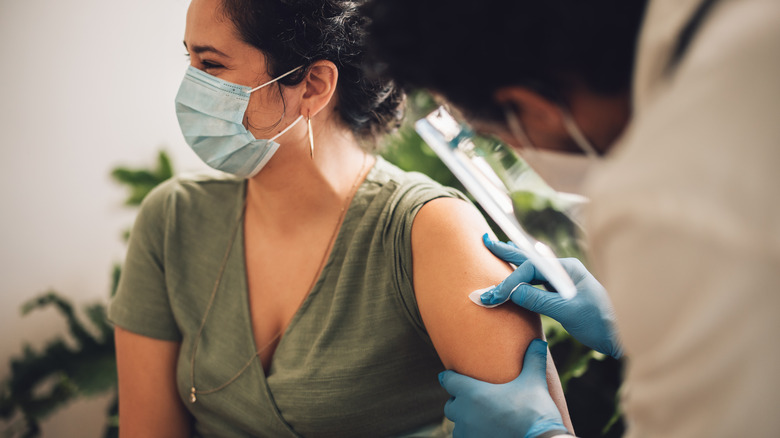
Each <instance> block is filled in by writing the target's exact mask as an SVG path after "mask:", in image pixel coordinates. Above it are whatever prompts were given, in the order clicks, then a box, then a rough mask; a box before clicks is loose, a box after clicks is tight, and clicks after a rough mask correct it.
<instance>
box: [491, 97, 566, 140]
mask: <svg viewBox="0 0 780 438" xmlns="http://www.w3.org/2000/svg"><path fill="white" fill-rule="evenodd" d="M493 97H494V98H495V100H496V102H497V103H498V104H499V105H501V106H502V107H508V108H513V109H514V110H515V111H516V115H517V116H518V117H519V118H520V122H521V123H522V125H523V126H525V127H529V128H531V127H532V129H533V130H534V131H535V132H537V133H549V134H552V133H558V132H561V130H563V129H565V128H564V125H563V113H562V112H561V109H560V107H559V106H558V104H556V103H555V102H553V101H551V100H549V99H547V98H546V97H544V96H542V95H541V94H539V93H537V92H535V91H533V90H531V89H530V88H526V87H518V86H507V87H502V88H499V89H498V90H496V92H495V94H494V95H493Z"/></svg>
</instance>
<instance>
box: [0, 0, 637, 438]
mask: <svg viewBox="0 0 780 438" xmlns="http://www.w3.org/2000/svg"><path fill="white" fill-rule="evenodd" d="M188 4H189V0H154V1H153V0H136V1H134V2H101V1H98V0H70V1H68V2H55V1H52V0H48V1H44V0H26V1H24V2H21V1H17V2H12V1H10V0H0V55H1V57H0V59H2V60H3V61H4V65H3V67H2V69H0V87H2V89H0V91H1V93H0V96H2V98H0V133H2V137H0V145H1V149H0V150H2V152H3V153H4V154H5V156H3V157H1V158H2V159H0V166H2V171H1V172H0V178H2V179H1V180H0V193H1V195H0V200H2V206H0V243H1V244H0V333H2V336H0V437H22V436H25V437H26V436H29V437H33V436H42V437H45V438H48V437H87V438H89V437H101V436H105V437H110V436H115V435H116V429H115V428H114V427H113V424H115V422H116V417H115V415H114V414H115V407H116V406H115V395H116V394H115V378H116V377H115V374H114V373H115V368H114V367H115V364H114V363H113V337H112V333H111V327H110V326H108V325H107V324H106V322H105V315H104V312H105V306H106V305H107V303H108V301H109V297H110V295H111V290H112V287H113V284H114V282H115V281H116V276H117V275H118V274H119V271H118V266H119V265H120V264H121V262H122V259H123V257H124V253H125V249H126V245H125V237H126V236H125V233H126V231H127V230H128V229H129V227H130V226H131V225H132V222H133V219H134V216H135V213H136V211H137V210H136V208H134V207H133V205H134V204H137V203H138V202H139V201H140V199H141V198H142V197H143V196H144V195H145V194H146V193H147V192H148V190H150V189H151V188H152V187H154V185H156V184H157V183H159V182H160V181H161V180H162V179H165V178H167V177H168V176H170V174H171V172H175V173H179V172H185V171H194V170H202V169H207V167H206V166H205V165H204V164H202V163H201V161H200V160H199V159H198V158H197V156H196V155H195V154H194V153H193V152H192V151H191V150H190V148H189V147H188V146H187V145H186V143H184V140H183V139H182V136H181V133H180V131H179V128H178V123H177V121H176V115H175V112H174V103H173V102H174V97H175V95H176V92H177V90H178V86H179V83H180V81H181V78H182V76H183V74H184V71H185V68H186V66H187V59H186V58H185V56H184V53H185V51H184V47H183V45H182V37H183V34H184V22H185V13H186V10H187V7H188ZM435 106H436V105H435V104H434V103H433V101H432V100H431V99H430V97H429V96H428V95H426V94H424V93H416V94H414V95H412V96H410V99H409V108H408V110H407V116H408V117H407V122H406V123H405V125H404V126H403V127H402V128H401V129H400V130H399V132H398V133H397V134H395V135H393V136H392V137H390V138H387V139H385V143H386V147H385V149H384V151H383V155H384V156H385V157H386V158H387V159H388V160H390V161H391V162H393V163H396V164H397V165H399V166H400V167H402V168H404V169H406V170H418V171H421V172H423V173H426V174H428V175H430V176H431V177H433V178H434V179H436V180H438V181H439V182H441V183H443V184H446V185H452V186H455V187H458V188H461V187H460V185H459V184H458V182H457V180H455V178H454V177H453V176H452V175H451V174H450V172H449V171H448V170H447V169H446V167H445V166H444V165H443V164H442V163H441V162H440V161H439V160H438V158H436V156H435V154H434V153H433V152H432V151H431V150H430V149H429V148H428V147H427V146H426V145H424V143H423V142H422V140H421V139H420V138H419V136H418V135H417V134H416V133H415V132H414V130H413V129H412V127H411V123H412V122H413V121H414V120H416V118H418V117H422V116H424V115H426V114H427V113H428V112H429V111H431V110H433V109H434V108H435ZM161 152H163V153H162V155H161ZM514 201H515V202H516V204H515V207H516V212H517V214H518V216H519V217H520V219H521V221H523V223H524V225H525V226H526V228H527V229H529V227H533V228H534V229H529V231H531V232H532V233H533V234H535V235H536V237H538V238H539V237H542V238H543V237H545V236H544V235H545V234H546V237H548V238H549V240H552V241H557V242H553V243H558V244H561V245H562V247H566V248H571V247H572V246H571V245H572V244H571V242H564V241H563V240H565V239H568V237H566V236H570V235H571V231H572V228H571V224H569V223H566V222H565V217H563V215H562V214H560V212H558V211H556V210H555V208H553V206H551V205H550V204H549V203H547V202H545V201H544V200H541V199H539V198H537V197H534V196H531V197H530V198H527V197H524V198H523V199H519V198H515V199H514ZM520 201H522V202H520ZM494 228H495V227H494ZM496 231H497V234H498V235H499V236H501V235H502V233H501V232H500V230H497V229H496ZM535 231H536V232H535ZM574 251H578V250H577V249H576V248H574ZM565 252H566V254H565V255H578V252H574V253H570V252H569V251H565ZM559 254H563V253H561V252H560V251H559ZM23 310H24V313H26V314H24V315H23ZM544 323H545V330H546V333H547V337H548V341H549V343H550V347H551V350H552V353H553V357H554V359H555V361H556V365H557V367H558V370H559V373H560V374H561V380H562V382H563V384H564V389H565V391H566V396H567V400H568V403H569V409H570V411H571V413H572V419H573V422H574V425H575V429H576V430H577V432H578V434H579V435H581V436H610V437H611V436H619V435H620V434H621V432H622V430H623V427H622V423H621V421H620V416H619V412H616V410H615V397H616V393H617V388H618V386H619V384H620V368H621V364H620V362H618V361H614V360H612V359H608V358H607V359H605V358H604V357H603V356H601V355H598V354H593V353H592V352H591V351H590V350H588V349H586V348H584V347H583V346H582V345H580V344H579V343H577V342H576V341H574V340H572V339H571V338H570V337H568V335H566V333H565V332H564V331H563V330H562V329H561V328H560V326H559V325H557V324H555V323H554V322H551V321H550V320H545V321H544Z"/></svg>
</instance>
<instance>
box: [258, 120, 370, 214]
mask: <svg viewBox="0 0 780 438" xmlns="http://www.w3.org/2000/svg"><path fill="white" fill-rule="evenodd" d="M315 134H316V135H315V138H314V156H313V157H312V156H311V155H310V147H309V141H308V135H306V133H305V132H304V135H303V138H300V136H298V137H299V138H298V139H297V140H298V141H289V140H288V143H287V144H285V143H282V144H281V146H280V147H279V150H278V151H277V152H276V154H275V155H274V156H273V158H271V160H270V161H269V162H268V164H266V166H265V167H264V168H263V169H262V170H261V171H260V173H258V174H257V175H255V176H254V177H253V178H251V179H250V180H249V181H248V182H247V195H246V197H247V198H246V201H247V208H252V209H255V212H256V215H255V216H254V217H255V218H256V219H257V220H259V221H261V222H262V225H263V226H268V227H274V228H277V229H282V230H283V229H285V228H287V227H295V228H297V227H298V226H299V225H300V224H301V222H313V221H317V220H318V219H320V218H321V219H324V220H328V219H329V218H330V217H331V216H333V215H334V214H338V213H340V212H341V210H342V208H346V204H347V202H349V199H348V198H349V196H350V194H351V192H352V189H353V187H354V186H355V184H359V183H360V181H362V179H363V178H364V176H365V174H366V173H367V170H368V168H369V167H370V166H371V165H372V164H373V160H374V158H373V157H370V156H367V154H366V152H365V151H363V150H362V149H361V148H360V146H359V145H358V144H357V141H356V140H355V138H354V137H353V136H352V135H351V134H350V135H346V134H343V133H339V132H337V131H331V132H327V130H320V131H319V132H315ZM280 143H281V142H280Z"/></svg>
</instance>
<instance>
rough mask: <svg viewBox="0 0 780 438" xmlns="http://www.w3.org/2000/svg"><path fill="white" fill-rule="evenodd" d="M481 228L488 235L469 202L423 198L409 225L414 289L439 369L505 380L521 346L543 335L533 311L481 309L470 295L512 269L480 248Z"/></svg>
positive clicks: (516, 367) (514, 369) (515, 368)
mask: <svg viewBox="0 0 780 438" xmlns="http://www.w3.org/2000/svg"><path fill="white" fill-rule="evenodd" d="M484 233H491V231H490V228H489V227H488V225H487V222H486V221H485V220H484V218H483V217H482V216H481V215H480V213H479V211H478V210H477V209H476V208H474V206H472V205H471V204H469V203H467V202H464V201H462V200H459V199H454V198H439V199H435V200H433V201H430V202H428V203H427V204H425V205H424V206H423V207H422V208H421V209H420V211H419V213H418V214H417V216H416V218H415V220H414V223H413V225H412V261H413V272H414V274H413V278H414V280H413V281H414V290H415V295H416V298H417V303H418V307H419V309H420V315H421V316H422V319H423V323H424V324H425V327H426V330H427V331H428V334H429V335H430V337H431V340H432V342H433V345H434V347H435V348H436V351H437V352H438V354H439V357H440V358H441V360H442V362H443V363H444V366H445V367H447V368H448V369H452V370H455V371H457V372H459V373H461V374H466V375H468V376H471V377H474V378H476V379H479V380H484V381H488V382H493V383H499V382H508V381H510V380H513V379H514V378H515V377H517V375H518V374H519V373H520V369H521V367H522V362H523V356H524V354H525V350H526V348H527V347H528V344H529V343H530V342H531V340H532V339H534V338H541V337H542V327H541V322H540V319H539V316H538V315H536V314H533V313H531V312H529V311H527V310H525V309H522V308H520V307H518V306H511V305H507V306H500V307H497V308H494V309H486V308H483V307H479V306H477V305H475V304H474V303H473V302H471V300H470V299H469V298H468V295H469V293H471V292H472V291H474V290H476V289H481V288H485V287H488V286H490V285H496V284H498V283H500V282H501V281H502V280H503V279H504V278H506V276H507V275H509V274H510V273H511V272H512V270H511V268H510V266H509V265H508V264H507V263H505V262H503V261H502V260H500V259H498V258H497V257H495V256H494V255H493V254H492V253H491V252H490V251H489V250H488V249H487V248H485V246H484V245H483V243H482V239H481V236H482V234H484ZM491 234H492V233H491Z"/></svg>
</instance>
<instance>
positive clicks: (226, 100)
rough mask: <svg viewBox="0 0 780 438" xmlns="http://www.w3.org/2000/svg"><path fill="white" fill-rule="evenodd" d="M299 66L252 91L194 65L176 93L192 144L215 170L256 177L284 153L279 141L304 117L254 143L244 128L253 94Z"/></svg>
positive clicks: (182, 123) (178, 112)
mask: <svg viewBox="0 0 780 438" xmlns="http://www.w3.org/2000/svg"><path fill="white" fill-rule="evenodd" d="M300 68H301V67H296V68H294V69H292V70H290V71H289V72H287V73H285V74H283V75H281V76H279V77H277V78H276V79H273V80H271V81H268V82H266V83H265V84H263V85H260V86H259V87H255V88H250V87H246V86H243V85H236V84H233V83H230V82H227V81H223V80H222V79H219V78H217V77H214V76H212V75H210V74H208V73H206V72H203V71H201V70H198V69H197V68H194V67H192V66H189V67H188V68H187V73H186V74H185V75H184V79H183V80H182V83H181V86H180V87H179V93H178V94H177V95H176V116H177V117H178V119H179V127H181V132H182V134H184V139H185V140H186V141H187V144H189V145H190V147H191V148H192V150H194V151H195V153H196V154H197V155H198V156H199V157H200V158H201V159H202V160H203V161H204V162H205V163H206V164H208V165H209V166H210V167H212V168H214V169H217V170H221V171H223V172H227V173H231V174H233V175H236V176H238V177H239V178H251V177H253V176H255V175H256V174H257V173H258V172H260V169H262V168H263V166H265V164H266V163H268V160H270V159H271V157H272V156H273V154H274V153H275V152H276V150H277V149H279V143H276V142H275V141H274V140H276V139H277V138H279V137H280V136H282V135H283V134H284V133H285V132H287V131H288V130H289V129H290V128H292V127H293V126H294V125H295V124H296V123H298V122H299V121H300V120H301V119H302V118H303V116H302V115H301V116H298V118H297V119H295V121H294V122H292V123H291V124H290V126H288V127H287V128H285V129H284V130H283V131H282V132H280V133H278V134H276V135H275V136H273V137H272V138H270V139H268V140H265V139H255V137H254V136H253V135H252V133H251V132H249V131H248V130H247V129H246V128H245V127H244V125H243V120H244V114H245V113H246V109H247V106H248V105H249V95H250V94H251V93H253V92H255V91H257V90H259V89H261V88H263V87H265V86H267V85H269V84H272V83H274V82H276V81H278V80H279V79H281V78H283V77H285V76H287V75H289V74H290V73H292V72H294V71H296V70H298V69H300Z"/></svg>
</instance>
